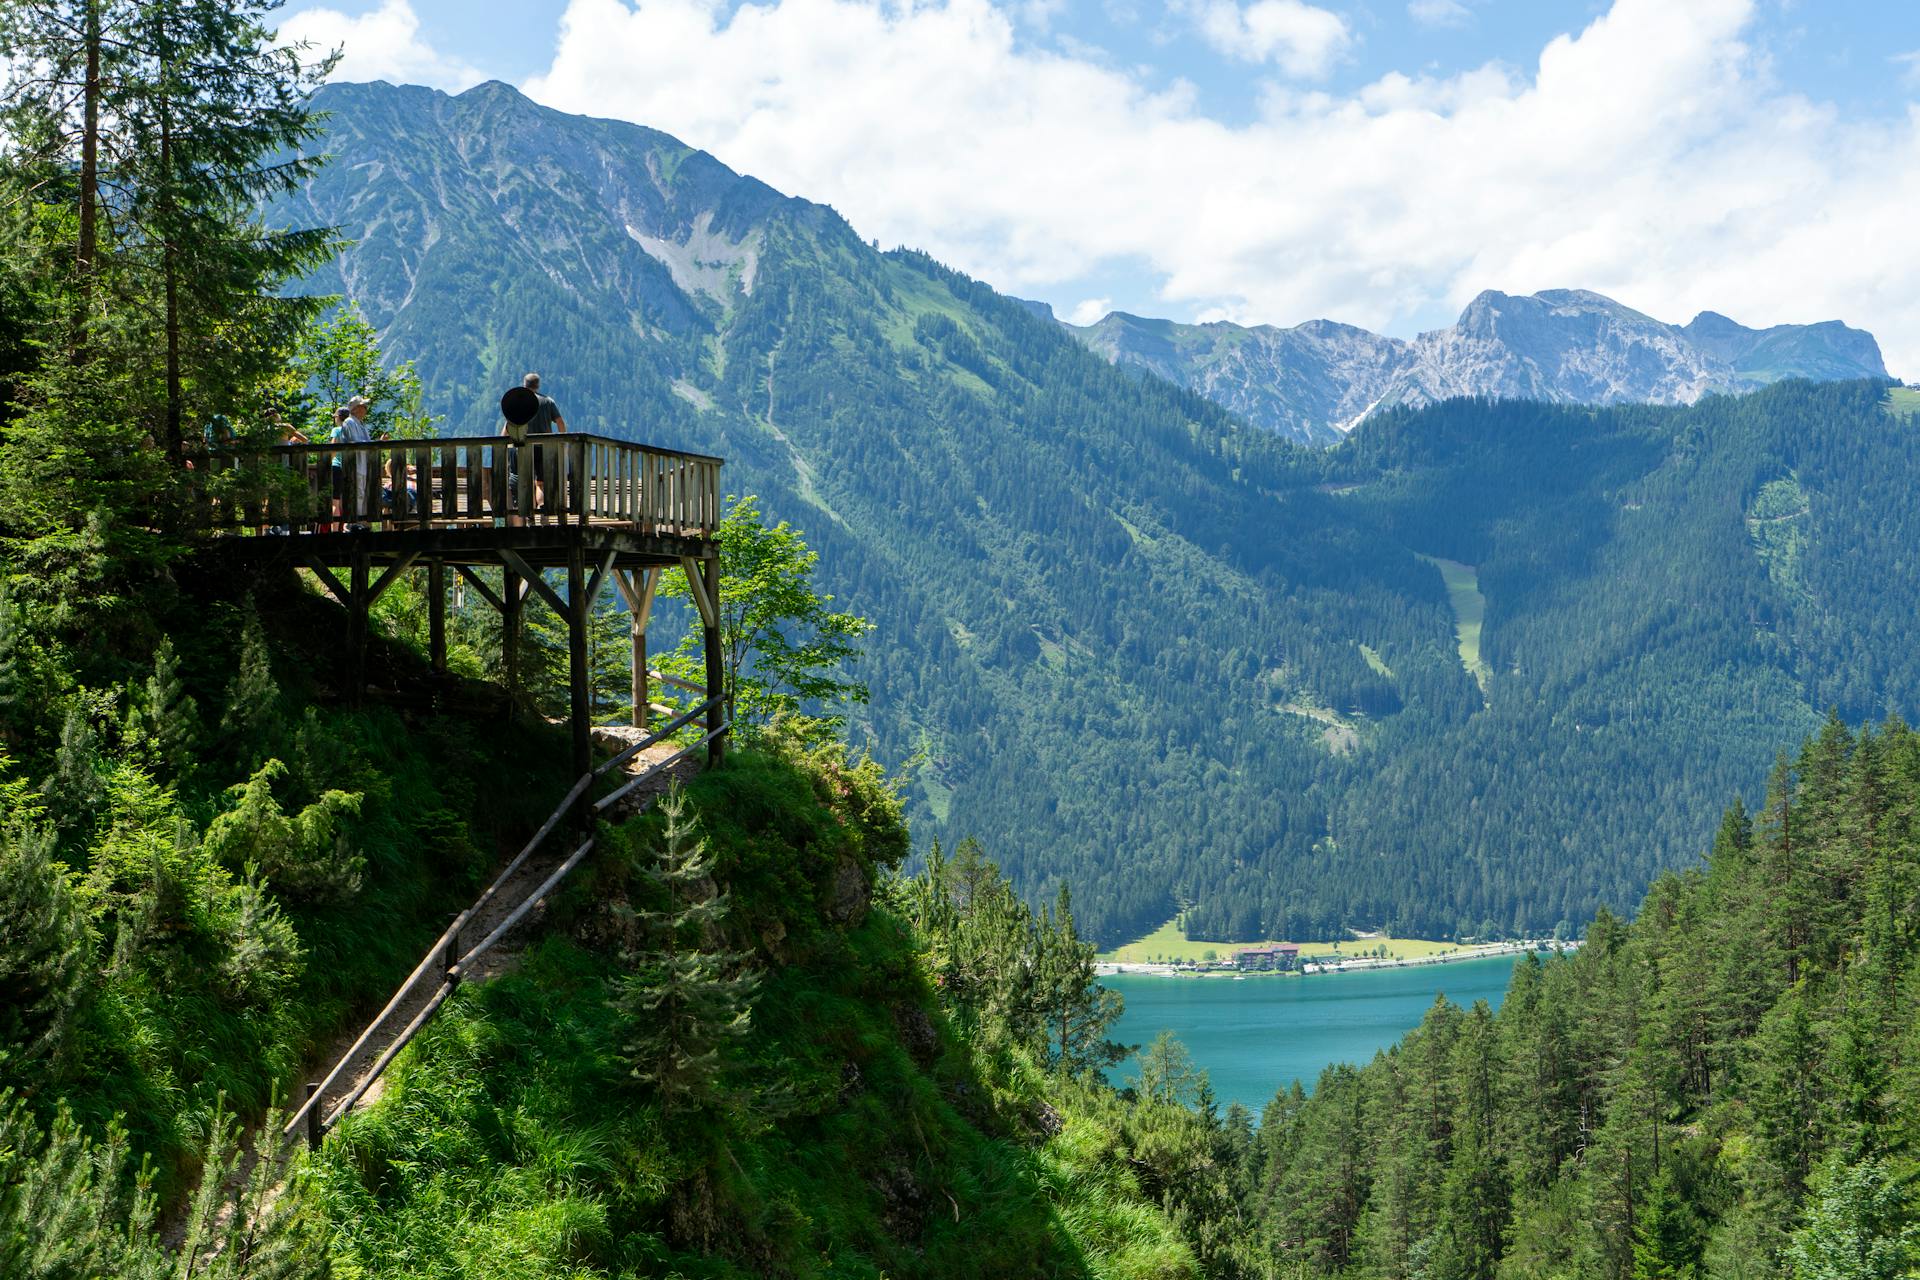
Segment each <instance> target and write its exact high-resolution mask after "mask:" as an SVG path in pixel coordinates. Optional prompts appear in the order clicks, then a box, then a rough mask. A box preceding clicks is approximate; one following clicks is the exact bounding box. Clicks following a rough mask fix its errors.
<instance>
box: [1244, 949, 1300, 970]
mask: <svg viewBox="0 0 1920 1280" xmlns="http://www.w3.org/2000/svg"><path fill="white" fill-rule="evenodd" d="M1233 964H1234V967H1235V968H1236V969H1241V970H1255V971H1261V972H1268V971H1272V970H1282V971H1285V970H1292V969H1297V968H1299V967H1300V948H1299V947H1296V946H1294V945H1293V944H1292V943H1290V942H1283V943H1281V944H1280V945H1279V946H1277V947H1244V948H1242V949H1241V950H1239V951H1236V952H1234V955H1233Z"/></svg>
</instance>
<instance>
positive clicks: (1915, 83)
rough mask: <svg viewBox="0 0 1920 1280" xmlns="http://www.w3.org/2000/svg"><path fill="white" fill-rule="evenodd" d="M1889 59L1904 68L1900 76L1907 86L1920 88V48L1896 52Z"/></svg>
mask: <svg viewBox="0 0 1920 1280" xmlns="http://www.w3.org/2000/svg"><path fill="white" fill-rule="evenodd" d="M1888 61H1890V62H1897V63H1899V64H1900V66H1901V68H1902V70H1901V72H1900V78H1901V80H1902V81H1904V82H1905V83H1906V86H1907V88H1909V89H1920V49H1914V50H1911V51H1909V52H1907V53H1896V54H1894V55H1893V57H1892V58H1890V59H1888Z"/></svg>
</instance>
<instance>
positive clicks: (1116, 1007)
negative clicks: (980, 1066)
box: [1036, 882, 1127, 1072]
mask: <svg viewBox="0 0 1920 1280" xmlns="http://www.w3.org/2000/svg"><path fill="white" fill-rule="evenodd" d="M1095 953H1096V948H1095V947H1094V945H1093V944H1092V943H1091V942H1086V941H1083V940H1082V939H1081V937H1080V935H1079V933H1078V932H1077V931H1076V930H1075V928H1074V924H1073V899H1072V896H1071V894H1070V893H1069V892H1068V889H1067V886H1066V884H1065V883H1064V882H1063V883H1062V884H1061V886H1060V896H1059V898H1058V899H1057V900H1056V901H1055V903H1054V905H1053V907H1052V908H1051V909H1048V908H1042V911H1041V916H1040V923H1039V970H1040V976H1039V981H1038V983H1037V984H1036V985H1037V987H1038V990H1039V998H1040V1003H1041V1005H1042V1009H1041V1018H1042V1024H1043V1031H1044V1034H1045V1035H1046V1037H1047V1039H1048V1047H1047V1060H1048V1061H1049V1062H1050V1063H1051V1064H1053V1065H1054V1066H1056V1067H1058V1068H1059V1069H1061V1070H1063V1071H1067V1072H1078V1071H1095V1070H1099V1069H1100V1068H1102V1067H1108V1066H1112V1065H1113V1064H1114V1063H1116V1062H1118V1061H1120V1060H1121V1059H1122V1058H1124V1057H1125V1056H1126V1055H1127V1049H1126V1047H1125V1046H1124V1045H1120V1044H1116V1043H1115V1042H1113V1041H1112V1040H1109V1039H1108V1038H1107V1033H1108V1031H1109V1030H1111V1028H1112V1027H1113V1024H1114V1023H1115V1022H1117V1021H1119V1019H1120V1012H1121V1008H1122V1001H1121V997H1120V993H1119V992H1117V991H1113V990H1110V989H1109V988H1107V987H1105V986H1102V985H1101V984H1100V981H1099V979H1098V978H1097V977H1096V975H1095V972H1094V963H1093V957H1094V955H1095Z"/></svg>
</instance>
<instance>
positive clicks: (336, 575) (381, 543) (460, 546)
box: [196, 432, 726, 774]
mask: <svg viewBox="0 0 1920 1280" xmlns="http://www.w3.org/2000/svg"><path fill="white" fill-rule="evenodd" d="M721 465H722V462H721V459H719V458H715V457H710V456H708V455H706V454H697V453H685V452H681V451H679V450H674V449H658V448H654V447H652V446H648V445H638V444H632V443H629V442H627V441H624V440H614V439H611V438H608V437H605V436H595V435H587V434H583V433H577V432H569V433H566V434H560V435H543V436H535V437H533V441H532V442H529V443H527V444H515V443H513V442H512V441H510V440H509V439H508V438H507V437H505V436H470V437H456V438H446V439H433V440H376V441H373V442H371V443H368V444H341V443H329V444H290V445H279V446H275V447H271V448H261V449H244V448H236V449H226V450H215V451H213V452H212V453H211V454H209V455H206V466H205V470H204V471H202V472H200V473H198V475H197V477H196V480H197V485H198V490H199V497H200V509H201V510H202V512H203V513H204V515H205V519H206V520H207V521H208V522H209V524H210V525H211V526H212V528H213V530H214V531H215V532H216V533H217V534H221V535H224V536H222V537H220V538H219V543H220V547H221V550H222V551H223V552H224V553H226V554H231V555H235V556H238V557H241V558H243V559H245V560H247V561H249V562H250V563H253V564H257V565H265V566H271V565H274V564H285V565H287V566H288V567H290V568H295V569H307V570H310V571H311V572H312V573H313V574H314V576H315V577H316V578H317V579H318V580H319V581H320V583H321V585H322V586H324V587H325V588H326V590H327V591H328V592H329V593H330V594H331V595H332V596H333V597H334V598H335V599H336V600H338V601H339V602H340V604H341V605H342V606H343V607H344V608H345V609H346V611H347V643H348V647H349V650H350V652H351V655H352V664H353V665H352V671H353V681H354V688H355V690H356V691H357V690H358V689H360V688H361V687H362V686H364V683H365V671H366V644H367V615H368V611H369V610H370V609H371V608H372V606H373V603H374V601H376V600H378V599H379V598H380V596H381V594H382V593H383V592H384V591H385V590H386V589H387V588H388V587H389V586H391V585H392V584H393V583H394V582H395V581H397V580H398V578H399V576H400V574H401V573H403V572H405V571H406V570H407V569H410V568H413V567H416V566H424V568H425V569H426V571H427V604H428V634H429V643H428V647H429V650H430V653H431V657H432V661H433V667H434V670H436V671H444V670H446V663H447V643H446V596H447V588H448V586H449V578H448V572H449V570H451V571H452V572H454V573H457V574H459V575H460V576H461V577H462V578H464V579H465V580H466V581H467V583H468V585H469V586H471V587H472V589H473V590H474V591H475V592H476V593H477V594H478V595H479V596H480V597H481V598H482V599H484V600H486V601H487V603H489V604H491V605H492V606H493V607H494V608H496V609H498V610H499V611H500V616H501V621H502V625H503V628H504V632H505V638H506V642H505V643H504V644H503V646H502V650H503V665H504V666H505V669H506V679H507V685H508V689H509V691H510V692H515V691H517V690H518V687H519V682H520V670H519V656H518V645H517V643H516V642H517V640H518V638H519V635H520V625H521V613H522V609H523V607H524V605H525V602H526V598H527V596H528V595H529V594H537V595H539V596H540V598H541V599H543V600H545V601H546V603H547V604H548V605H550V606H551V607H552V609H553V611H554V612H555V613H556V614H557V615H559V616H560V617H561V618H563V619H565V620H566V622H567V634H568V675H569V681H570V685H571V694H572V698H571V717H570V718H571V727H572V731H573V754H574V766H575V770H574V771H575V772H576V773H578V774H584V773H586V772H587V771H588V769H589V767H590V765H591V755H592V743H591V738H590V733H591V729H592V725H591V723H590V720H591V713H590V710H589V707H590V705H591V704H590V701H589V696H588V671H587V622H588V618H589V617H590V615H591V612H592V609H593V605H594V602H595V601H596V600H597V599H598V598H599V596H600V593H601V591H602V590H604V589H605V587H606V585H607V584H608V583H609V582H611V583H612V584H613V585H614V586H615V587H616V588H617V589H618V590H619V592H620V595H621V597H622V599H623V600H624V601H625V602H626V605H627V609H628V617H629V631H630V634H631V636H632V640H633V723H634V724H635V725H636V726H638V727H642V728H644V727H645V726H646V725H647V722H648V717H649V711H650V708H651V706H652V696H651V690H650V687H649V677H648V672H647V624H648V620H649V618H650V616H651V613H652V608H653V598H654V592H655V590H656V588H657V587H658V585H659V581H660V574H661V573H662V572H663V571H664V570H666V569H667V568H670V567H673V566H676V565H677V566H679V567H680V568H682V569H684V570H685V571H686V575H687V582H688V585H689V587H690V590H691V594H692V596H693V600H694V606H695V608H696V609H698V610H699V614H700V621H701V624H702V628H703V630H704V632H705V648H706V689H705V693H706V698H707V708H706V710H707V717H706V719H707V735H708V736H707V742H708V750H709V752H710V754H711V757H712V758H713V759H716V760H717V759H718V758H719V755H720V753H721V751H722V749H723V744H724V741H725V723H726V722H725V718H724V708H723V707H722V705H721V703H722V692H723V687H724V685H723V678H722V669H721V661H720V638H719V637H720V633H719V609H718V602H719V589H720V557H719V550H718V546H717V544H716V542H715V537H716V532H717V530H718V527H719V523H720V468H721ZM483 568H484V569H497V570H499V571H500V573H501V575H502V577H501V583H502V586H501V589H499V590H498V591H496V590H495V588H494V587H493V586H492V585H491V584H490V583H488V582H486V581H485V580H484V579H483V578H481V576H480V574H479V570H481V569H483ZM547 570H561V571H564V573H565V575H566V580H565V582H564V584H563V590H556V589H555V588H554V587H553V586H552V585H551V584H549V583H548V582H547V581H546V579H545V577H544V576H543V571H547Z"/></svg>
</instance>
